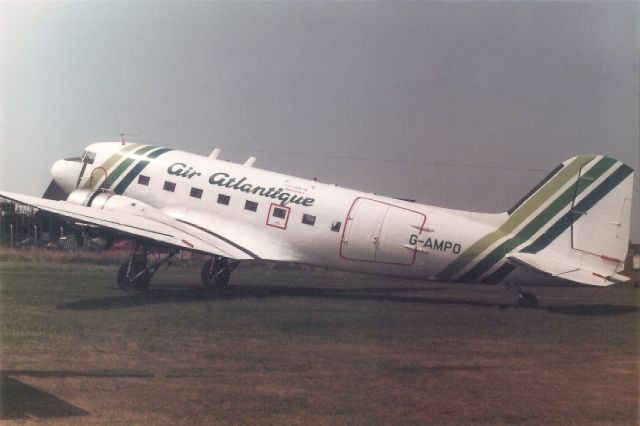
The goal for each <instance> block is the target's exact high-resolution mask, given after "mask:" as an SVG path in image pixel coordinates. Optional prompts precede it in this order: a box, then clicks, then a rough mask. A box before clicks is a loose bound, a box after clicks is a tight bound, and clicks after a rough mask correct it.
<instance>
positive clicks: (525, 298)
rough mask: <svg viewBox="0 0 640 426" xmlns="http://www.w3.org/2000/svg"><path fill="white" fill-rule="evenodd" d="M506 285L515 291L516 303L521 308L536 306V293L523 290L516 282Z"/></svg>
mask: <svg viewBox="0 0 640 426" xmlns="http://www.w3.org/2000/svg"><path fill="white" fill-rule="evenodd" d="M507 286H508V287H509V288H511V289H513V290H514V291H515V292H516V294H517V295H518V304H519V305H520V306H522V307H523V308H535V307H537V306H538V298H537V297H536V295H535V294H533V293H525V292H523V291H522V290H521V289H520V286H519V285H518V283H515V282H510V283H508V284H507Z"/></svg>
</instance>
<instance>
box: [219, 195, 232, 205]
mask: <svg viewBox="0 0 640 426" xmlns="http://www.w3.org/2000/svg"><path fill="white" fill-rule="evenodd" d="M229 201H231V197H230V196H228V195H224V194H218V204H224V205H225V206H228V205H229Z"/></svg>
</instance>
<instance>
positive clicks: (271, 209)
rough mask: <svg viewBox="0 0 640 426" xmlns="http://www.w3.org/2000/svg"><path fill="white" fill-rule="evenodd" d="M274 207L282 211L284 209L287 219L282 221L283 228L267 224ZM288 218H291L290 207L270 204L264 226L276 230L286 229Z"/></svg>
mask: <svg viewBox="0 0 640 426" xmlns="http://www.w3.org/2000/svg"><path fill="white" fill-rule="evenodd" d="M274 206H275V207H279V208H282V209H285V210H286V211H287V217H286V218H285V220H284V227H282V226H278V225H272V224H270V223H269V218H270V217H271V212H272V211H273V207H274ZM290 216H291V207H287V206H283V205H282V204H276V203H271V204H270V205H269V213H268V214H267V221H266V222H265V225H267V226H272V227H274V228H278V229H287V226H288V225H289V217H290Z"/></svg>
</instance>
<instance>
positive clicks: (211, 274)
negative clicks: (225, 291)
mask: <svg viewBox="0 0 640 426" xmlns="http://www.w3.org/2000/svg"><path fill="white" fill-rule="evenodd" d="M200 278H201V279H202V284H203V285H204V286H205V288H213V287H225V286H227V285H229V280H230V279H231V270H230V269H229V267H228V261H227V259H225V258H224V257H215V258H213V259H209V260H207V261H206V262H205V264H204V265H202V270H201V271H200Z"/></svg>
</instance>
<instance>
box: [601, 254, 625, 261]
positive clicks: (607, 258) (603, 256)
mask: <svg viewBox="0 0 640 426" xmlns="http://www.w3.org/2000/svg"><path fill="white" fill-rule="evenodd" d="M600 259H602V260H608V261H609V262H617V263H622V260H619V259H616V258H615V257H609V256H605V255H604V254H603V255H600Z"/></svg>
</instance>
